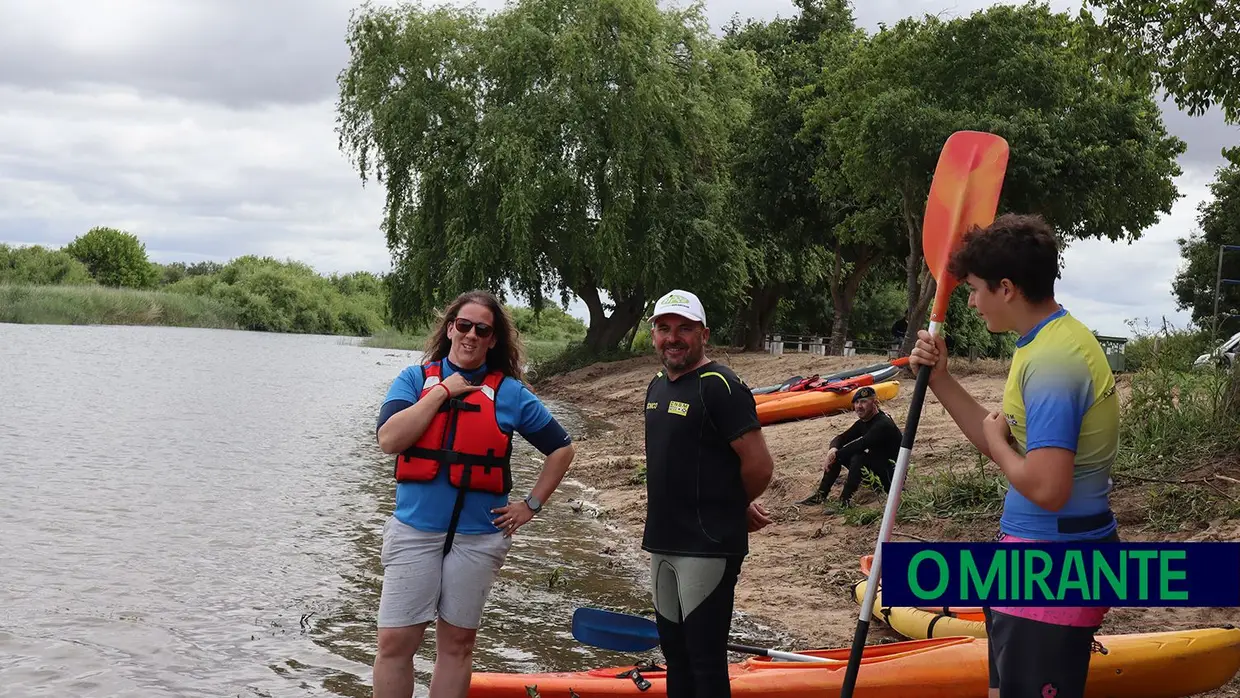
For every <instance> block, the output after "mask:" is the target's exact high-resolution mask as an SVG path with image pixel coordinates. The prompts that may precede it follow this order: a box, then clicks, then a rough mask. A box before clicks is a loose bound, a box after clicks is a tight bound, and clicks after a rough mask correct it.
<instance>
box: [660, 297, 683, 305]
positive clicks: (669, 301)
mask: <svg viewBox="0 0 1240 698" xmlns="http://www.w3.org/2000/svg"><path fill="white" fill-rule="evenodd" d="M663 305H689V299H688V298H685V297H684V296H676V295H671V296H668V297H667V298H664V299H663Z"/></svg>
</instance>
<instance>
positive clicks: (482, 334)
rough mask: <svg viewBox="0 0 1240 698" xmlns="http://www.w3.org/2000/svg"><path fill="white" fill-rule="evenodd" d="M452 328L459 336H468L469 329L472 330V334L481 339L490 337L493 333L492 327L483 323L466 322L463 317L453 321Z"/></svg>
mask: <svg viewBox="0 0 1240 698" xmlns="http://www.w3.org/2000/svg"><path fill="white" fill-rule="evenodd" d="M452 326H453V327H455V328H456V331H457V332H460V333H461V334H469V330H470V328H473V330H474V334H475V335H477V336H478V337H479V338H481V339H486V338H487V337H490V336H491V333H492V332H494V331H495V328H494V327H491V326H490V325H488V324H486V323H485V322H474V321H473V320H466V319H465V318H463V317H459V318H457V319H455V320H453V321H452Z"/></svg>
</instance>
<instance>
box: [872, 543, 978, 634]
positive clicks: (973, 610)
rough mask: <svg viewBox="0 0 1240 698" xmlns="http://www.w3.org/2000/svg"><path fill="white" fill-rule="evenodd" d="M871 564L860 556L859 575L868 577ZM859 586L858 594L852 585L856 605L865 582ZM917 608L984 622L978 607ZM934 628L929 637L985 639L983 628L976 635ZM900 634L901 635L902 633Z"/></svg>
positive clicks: (951, 616)
mask: <svg viewBox="0 0 1240 698" xmlns="http://www.w3.org/2000/svg"><path fill="white" fill-rule="evenodd" d="M873 563H874V556H873V555H862V556H861V574H864V575H865V576H866V577H867V578H868V577H869V576H870V566H871V565H872V564H873ZM861 584H862V586H861V591H860V592H858V591H857V587H856V585H853V601H856V602H857V603H858V604H860V603H861V600H862V598H863V597H864V595H865V580H862V582H861ZM917 608H918V609H920V610H923V611H930V612H931V613H936V614H938V615H942V616H947V617H949V618H959V619H962V620H970V621H978V622H980V623H983V624H984V623H985V622H986V616H985V615H984V614H983V613H982V609H981V607H979V606H947V607H942V606H939V607H931V606H919V607H917ZM876 612H877V611H876ZM939 622H940V623H941V622H942V621H939ZM936 627H937V628H938V630H939V632H937V633H934V634H933V635H930V636H929V637H948V636H950V635H969V636H972V637H986V631H985V628H984V627H983V628H982V632H981V634H977V633H976V632H972V631H970V632H963V630H964V628H961V627H954V628H953V629H954V630H957V631H960V632H945V630H946V628H945V627H939V626H937V625H936ZM901 634H902V635H903V633H901ZM905 637H910V638H912V639H914V640H921V639H923V637H922V636H912V635H905Z"/></svg>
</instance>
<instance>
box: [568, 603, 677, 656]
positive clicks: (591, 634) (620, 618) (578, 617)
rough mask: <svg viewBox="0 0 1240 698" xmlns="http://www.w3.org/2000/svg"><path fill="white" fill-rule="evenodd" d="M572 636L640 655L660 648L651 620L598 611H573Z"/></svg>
mask: <svg viewBox="0 0 1240 698" xmlns="http://www.w3.org/2000/svg"><path fill="white" fill-rule="evenodd" d="M573 637H574V638H576V639H577V640H578V641H579V642H584V643H585V644H587V645H592V646H594V647H601V648H603V649H609V650H616V651H618V652H642V651H645V650H648V649H653V648H655V647H658V646H659V628H658V626H656V625H655V624H654V621H652V620H649V619H647V618H642V617H641V616H631V615H629V614H627V613H617V612H615V611H604V610H602V609H598V608H578V609H577V610H576V611H574V612H573Z"/></svg>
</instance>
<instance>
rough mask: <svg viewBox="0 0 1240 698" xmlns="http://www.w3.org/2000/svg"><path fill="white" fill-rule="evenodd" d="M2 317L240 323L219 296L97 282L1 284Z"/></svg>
mask: <svg viewBox="0 0 1240 698" xmlns="http://www.w3.org/2000/svg"><path fill="white" fill-rule="evenodd" d="M0 322H8V323H22V324H40V325H161V326H169V327H208V328H216V329H236V328H237V327H238V322H237V312H236V309H235V308H234V307H232V306H230V305H229V304H227V303H224V302H221V301H219V300H217V299H215V298H207V297H202V296H191V295H187V294H183V293H170V292H167V291H137V290H133V289H121V288H110V287H106V286H95V285H89V286H86V285H80V286H68V285H65V286H27V285H8V284H0Z"/></svg>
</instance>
